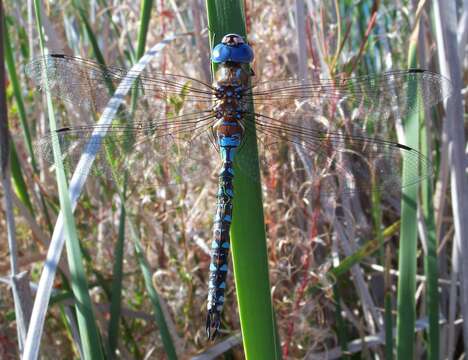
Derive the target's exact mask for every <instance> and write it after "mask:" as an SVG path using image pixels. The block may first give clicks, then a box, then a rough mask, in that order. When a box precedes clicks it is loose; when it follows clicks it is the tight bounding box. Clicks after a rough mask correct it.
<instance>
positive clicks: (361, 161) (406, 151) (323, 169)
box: [238, 114, 432, 196]
mask: <svg viewBox="0 0 468 360" xmlns="http://www.w3.org/2000/svg"><path fill="white" fill-rule="evenodd" d="M252 118H253V119H254V120H253V123H252V120H250V121H251V123H250V124H246V129H247V130H246V136H254V132H253V126H252V125H253V124H254V125H255V132H256V134H255V136H256V138H257V143H258V145H259V148H260V151H259V154H260V160H261V162H262V163H263V164H264V165H266V166H265V167H264V168H266V169H267V172H269V173H270V175H273V176H274V175H275V174H274V172H275V171H278V172H280V168H284V169H283V170H284V172H283V174H286V176H288V177H291V179H290V180H291V182H290V183H291V184H293V183H294V184H297V186H298V189H299V188H308V189H313V191H314V192H315V194H324V195H327V196H338V195H341V194H353V193H370V192H373V191H380V192H386V193H388V194H398V193H399V192H400V191H401V188H402V187H407V186H409V185H412V184H415V183H418V182H419V181H421V180H422V179H423V178H426V177H428V176H431V174H432V166H431V164H430V162H429V161H428V159H427V158H426V157H424V156H423V155H422V154H420V153H419V152H418V151H417V150H415V149H412V148H410V147H408V146H406V145H403V144H399V143H397V142H392V141H385V140H381V139H378V138H372V137H368V136H365V135H363V133H361V134H359V132H358V131H355V132H354V133H352V134H350V133H346V130H345V129H343V132H331V131H322V130H317V129H312V128H306V127H304V126H303V125H302V121H303V119H302V118H294V117H293V118H289V120H288V123H285V122H284V121H280V120H277V119H274V118H271V117H268V116H264V115H260V114H255V115H254V116H253V117H252ZM238 158H239V160H240V161H239V164H240V169H241V171H243V172H244V173H246V174H248V175H249V176H251V177H253V178H255V176H256V175H255V174H256V172H255V169H254V168H253V166H255V164H254V163H252V160H251V159H250V158H249V154H247V153H246V151H245V149H243V148H241V149H240V151H239V154H238ZM403 159H406V161H407V162H408V164H409V166H410V167H411V168H412V170H413V171H412V172H409V173H408V174H406V176H405V177H404V178H402V164H403ZM280 176H281V175H280Z"/></svg>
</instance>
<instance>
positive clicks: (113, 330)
mask: <svg viewBox="0 0 468 360" xmlns="http://www.w3.org/2000/svg"><path fill="white" fill-rule="evenodd" d="M124 240H125V203H124V202H121V204H120V217H119V236H118V238H117V243H116V244H115V248H114V268H113V270H112V292H111V306H110V320H109V327H108V330H107V336H108V356H109V358H110V359H113V358H115V350H116V349H117V345H118V342H119V323H120V316H121V306H122V305H121V302H122V278H123V249H124Z"/></svg>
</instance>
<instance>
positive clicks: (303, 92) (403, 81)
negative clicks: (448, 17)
mask: <svg viewBox="0 0 468 360" xmlns="http://www.w3.org/2000/svg"><path fill="white" fill-rule="evenodd" d="M451 91H452V88H451V83H450V81H449V80H448V79H446V78H444V77H443V76H441V75H439V74H435V73H432V72H430V71H426V70H419V69H414V70H396V71H390V72H386V73H383V74H377V75H366V76H357V77H344V78H339V77H337V78H336V79H333V80H330V79H327V80H317V81H311V80H308V79H303V80H301V79H285V80H278V81H275V80H273V81H268V82H260V83H258V84H257V85H254V86H253V87H252V89H251V90H250V97H251V98H252V101H253V103H254V105H255V106H256V111H257V112H261V113H265V114H267V115H270V116H272V115H273V114H272V113H271V110H272V109H273V107H272V105H274V111H275V114H277V112H278V111H279V112H283V113H286V114H292V113H294V112H296V111H297V110H298V109H300V111H303V112H304V111H308V112H309V113H310V114H312V115H319V114H321V115H325V116H329V117H330V116H334V115H335V114H336V113H337V112H339V113H342V112H345V113H354V116H355V117H356V116H357V117H360V116H367V115H369V114H373V115H375V117H379V118H387V117H388V116H390V115H392V114H394V115H397V116H399V117H405V116H408V115H409V114H411V113H412V112H413V111H415V110H417V109H419V108H420V107H421V106H427V107H428V106H432V105H434V104H437V103H438V102H440V101H441V100H442V99H444V98H446V97H448V96H449V95H450V93H451ZM417 99H421V100H422V102H421V101H417Z"/></svg>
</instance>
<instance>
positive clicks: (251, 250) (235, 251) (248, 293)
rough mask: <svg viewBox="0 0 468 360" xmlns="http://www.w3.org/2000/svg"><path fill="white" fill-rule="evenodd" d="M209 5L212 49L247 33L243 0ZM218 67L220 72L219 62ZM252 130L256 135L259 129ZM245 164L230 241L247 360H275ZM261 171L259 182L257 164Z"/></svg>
mask: <svg viewBox="0 0 468 360" xmlns="http://www.w3.org/2000/svg"><path fill="white" fill-rule="evenodd" d="M206 4H207V11H208V24H209V29H210V41H211V44H210V45H211V47H213V46H214V45H215V44H217V43H219V42H220V41H221V39H222V37H223V36H224V35H225V34H227V33H237V34H239V35H242V36H245V35H246V34H245V18H244V10H243V5H242V1H240V0H227V1H215V0H207V3H206ZM213 68H214V69H216V66H215V65H214V64H213ZM252 112H253V110H252ZM247 122H248V123H249V124H248V126H253V125H252V122H249V121H247ZM251 130H252V133H253V134H254V133H255V131H254V130H255V129H251ZM242 151H243V152H244V151H245V153H246V154H249V156H251V157H252V159H254V160H255V159H256V161H257V164H258V150H257V143H256V138H255V136H251V137H250V138H247V139H246V140H245V144H244V147H243V149H242ZM242 161H243V160H242V159H241V158H238V159H237V162H236V163H235V166H234V168H235V171H236V173H235V174H236V175H235V177H234V194H235V195H234V207H233V222H232V227H231V241H232V259H233V267H234V278H235V283H236V293H237V301H238V305H239V315H240V322H241V328H242V338H243V343H244V351H245V356H246V358H247V359H268V360H273V359H278V358H280V357H281V355H280V350H279V341H278V339H277V336H276V327H275V321H274V316H273V307H272V303H271V295H270V282H269V278H268V255H267V247H266V235H265V225H264V218H263V207H262V194H261V187H260V182H258V181H254V180H252V178H250V177H248V176H247V175H245V174H243V173H242V172H241V171H239V166H238V165H239V162H242ZM256 171H257V175H258V178H259V173H258V171H259V170H258V165H257V166H256Z"/></svg>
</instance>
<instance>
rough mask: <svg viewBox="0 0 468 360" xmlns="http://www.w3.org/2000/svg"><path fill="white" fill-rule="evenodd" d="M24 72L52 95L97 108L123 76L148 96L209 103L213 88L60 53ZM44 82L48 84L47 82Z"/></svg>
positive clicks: (197, 82) (101, 105) (35, 62)
mask: <svg viewBox="0 0 468 360" xmlns="http://www.w3.org/2000/svg"><path fill="white" fill-rule="evenodd" d="M26 73H27V74H28V75H29V77H31V78H32V79H33V80H34V81H35V83H36V85H37V86H38V87H40V88H43V89H45V88H47V89H48V90H49V91H50V92H51V93H52V95H53V96H54V97H57V98H60V99H62V100H65V101H69V102H72V103H74V104H77V105H90V106H91V107H92V108H93V110H94V111H99V110H101V109H102V107H103V106H105V105H106V104H107V101H108V100H109V99H110V96H111V95H112V93H113V92H114V90H115V88H116V86H117V85H118V84H119V83H120V82H121V81H122V80H123V79H124V78H125V77H130V78H132V77H133V78H134V79H135V81H134V82H133V85H132V87H133V88H135V89H139V90H140V91H141V93H142V94H144V95H145V96H146V97H147V98H149V99H163V100H167V99H169V98H171V97H173V96H183V98H184V100H185V101H196V102H199V103H204V105H206V104H207V103H211V99H212V94H213V88H212V87H211V86H210V85H208V84H205V83H204V82H202V81H199V80H196V79H193V78H190V77H187V76H182V75H170V74H163V73H158V72H151V71H146V70H145V71H144V72H143V73H134V74H133V73H132V71H131V70H127V69H124V68H119V67H114V66H110V67H105V66H103V65H101V64H99V63H97V62H94V61H91V60H87V59H82V58H79V57H73V56H67V55H62V54H52V55H46V56H44V57H39V58H36V59H34V60H33V61H32V62H30V63H29V64H27V66H26ZM46 79H47V82H46ZM47 84H48V85H47Z"/></svg>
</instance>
